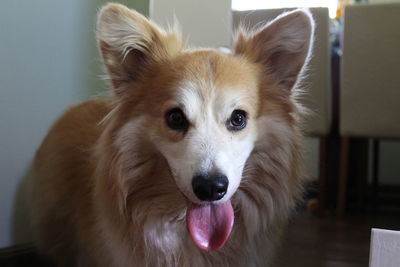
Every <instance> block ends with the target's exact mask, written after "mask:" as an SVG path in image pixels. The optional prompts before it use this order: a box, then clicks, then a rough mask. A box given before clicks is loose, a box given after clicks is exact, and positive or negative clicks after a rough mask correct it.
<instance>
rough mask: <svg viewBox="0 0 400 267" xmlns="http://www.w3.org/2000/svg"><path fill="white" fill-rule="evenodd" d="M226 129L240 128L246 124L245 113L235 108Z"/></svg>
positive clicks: (237, 129) (235, 129)
mask: <svg viewBox="0 0 400 267" xmlns="http://www.w3.org/2000/svg"><path fill="white" fill-rule="evenodd" d="M227 124H228V129H230V130H233V131H239V130H242V129H243V128H244V127H246V124H247V113H246V111H244V110H240V109H235V110H234V111H233V112H232V115H231V118H230V119H229V120H228V123H227Z"/></svg>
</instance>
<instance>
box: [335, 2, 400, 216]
mask: <svg viewBox="0 0 400 267" xmlns="http://www.w3.org/2000/svg"><path fill="white" fill-rule="evenodd" d="M340 134H341V136H342V138H341V160H340V162H341V163H340V177H339V189H338V193H339V194H338V205H337V213H338V215H339V216H343V214H344V212H345V205H346V195H347V183H348V166H349V162H348V161H349V158H348V154H349V153H348V151H349V137H367V138H375V139H379V138H399V137H400V4H370V5H367V4H366V5H351V6H347V7H346V9H345V13H344V33H343V55H342V65H341V92H340ZM375 149H377V147H376V146H375ZM376 151H377V150H376ZM374 154H375V155H376V154H377V153H374ZM375 162H376V161H375ZM375 173H376V172H375ZM376 181H377V179H375V183H377V182H376Z"/></svg>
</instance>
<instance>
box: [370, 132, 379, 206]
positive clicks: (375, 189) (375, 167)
mask: <svg viewBox="0 0 400 267" xmlns="http://www.w3.org/2000/svg"><path fill="white" fill-rule="evenodd" d="M372 150H373V152H372V153H373V164H372V206H373V208H374V210H375V211H376V210H377V208H378V201H379V198H378V197H379V196H378V194H379V140H378V139H374V140H373V145H372Z"/></svg>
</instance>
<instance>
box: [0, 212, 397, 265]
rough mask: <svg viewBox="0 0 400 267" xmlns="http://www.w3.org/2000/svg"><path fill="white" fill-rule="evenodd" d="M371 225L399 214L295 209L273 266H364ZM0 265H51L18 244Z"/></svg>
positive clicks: (393, 223) (389, 222)
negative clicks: (338, 216) (322, 213)
mask: <svg viewBox="0 0 400 267" xmlns="http://www.w3.org/2000/svg"><path fill="white" fill-rule="evenodd" d="M372 227H375V228H386V229H393V230H400V216H399V215H398V214H393V215H387V214H382V213H381V214H375V215H373V214H362V215H360V214H359V215H348V216H347V217H346V218H345V219H343V220H338V219H335V218H334V217H329V216H327V217H317V216H314V215H311V214H309V213H307V212H299V214H298V215H297V216H294V217H293V219H292V221H291V223H290V224H289V227H288V231H287V233H286V235H285V240H284V243H283V247H282V252H281V254H280V257H279V261H278V265H277V266H278V267H336V266H337V267H367V266H368V261H369V243H370V231H371V228H372ZM17 248H18V247H17ZM16 252H17V253H16ZM0 266H1V267H16V266H24V267H39V266H40V267H50V266H51V265H49V264H46V263H45V262H44V261H43V259H40V258H39V257H38V256H37V255H36V254H35V253H34V251H33V250H32V249H31V248H29V247H26V246H20V247H19V248H18V249H17V250H16V249H15V247H14V248H13V249H8V250H7V249H0Z"/></svg>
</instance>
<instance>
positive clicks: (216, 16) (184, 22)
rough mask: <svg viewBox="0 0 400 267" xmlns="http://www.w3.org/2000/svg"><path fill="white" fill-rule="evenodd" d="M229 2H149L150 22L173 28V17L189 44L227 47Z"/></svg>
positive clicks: (153, 0) (220, 0) (188, 0)
mask: <svg viewBox="0 0 400 267" xmlns="http://www.w3.org/2000/svg"><path fill="white" fill-rule="evenodd" d="M230 12H231V0H218V1H215V0H202V1H197V0H150V18H151V19H152V20H154V21H156V22H157V23H159V24H160V25H164V26H167V25H168V24H173V21H174V16H176V18H177V19H178V21H179V24H180V25H181V28H182V32H183V34H184V36H185V38H187V39H188V40H189V44H191V45H195V46H204V47H219V46H225V47H228V46H229V45H230V40H231V39H230V37H231V26H230V25H231V23H230Z"/></svg>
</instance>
